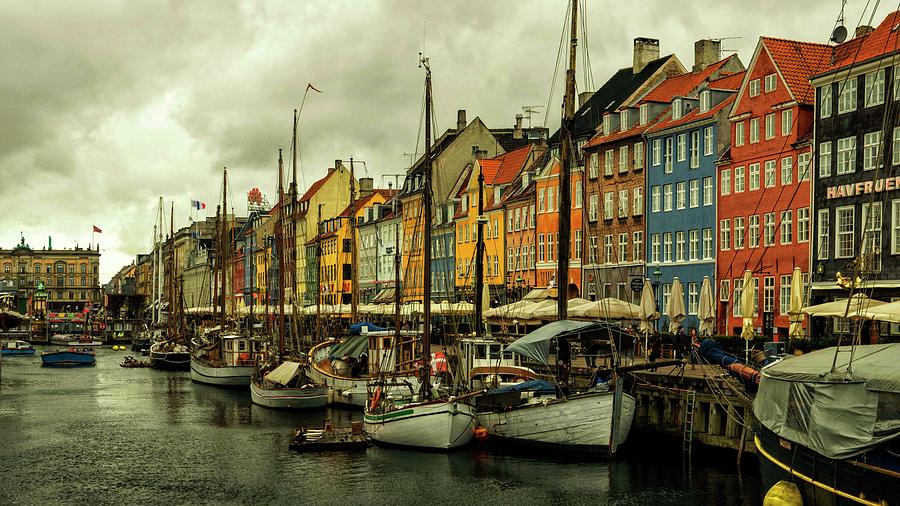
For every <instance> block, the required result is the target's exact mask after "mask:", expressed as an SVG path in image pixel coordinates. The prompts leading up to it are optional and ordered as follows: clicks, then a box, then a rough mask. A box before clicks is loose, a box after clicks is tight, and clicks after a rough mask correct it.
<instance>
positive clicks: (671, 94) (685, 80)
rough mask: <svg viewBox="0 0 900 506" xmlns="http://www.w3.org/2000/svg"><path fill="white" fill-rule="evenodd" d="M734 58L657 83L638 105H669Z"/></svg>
mask: <svg viewBox="0 0 900 506" xmlns="http://www.w3.org/2000/svg"><path fill="white" fill-rule="evenodd" d="M734 57H735V55H731V56H729V57H728V58H723V59H722V60H719V61H717V62H716V63H713V64H711V65H709V66H707V67H706V68H705V69H703V70H699V71H697V72H688V73H686V74H681V75H678V76H673V77H670V78H668V79H666V80H665V81H663V82H661V83H659V85H657V86H656V88H653V90H651V91H650V93H647V94H646V95H645V96H644V98H642V99H641V100H640V101H639V102H638V103H639V104H642V103H645V102H664V103H669V102H671V101H672V99H673V98H675V97H683V96H686V95H688V94H689V93H690V92H691V91H693V90H694V88H696V87H697V86H699V85H700V84H701V83H703V81H705V80H707V79H709V78H710V77H712V76H714V75H715V74H716V72H718V71H719V70H721V69H722V67H724V66H725V64H726V63H728V60H730V59H731V58H734Z"/></svg>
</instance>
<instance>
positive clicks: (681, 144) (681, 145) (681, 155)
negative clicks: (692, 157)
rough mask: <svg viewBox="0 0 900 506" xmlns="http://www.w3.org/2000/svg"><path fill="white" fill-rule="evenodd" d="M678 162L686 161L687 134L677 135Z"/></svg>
mask: <svg viewBox="0 0 900 506" xmlns="http://www.w3.org/2000/svg"><path fill="white" fill-rule="evenodd" d="M677 139H678V143H677V147H678V161H679V162H683V161H685V160H687V134H678V137H677Z"/></svg>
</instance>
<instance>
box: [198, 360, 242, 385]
mask: <svg viewBox="0 0 900 506" xmlns="http://www.w3.org/2000/svg"><path fill="white" fill-rule="evenodd" d="M254 369H255V366H232V365H219V366H216V365H212V364H209V363H206V362H204V361H203V360H200V359H197V358H196V357H193V356H192V357H191V380H193V381H196V382H197V383H204V384H206V385H213V386H220V387H245V386H247V385H249V384H250V377H251V376H253V370H254Z"/></svg>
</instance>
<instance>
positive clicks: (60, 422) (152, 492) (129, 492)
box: [0, 348, 763, 506]
mask: <svg viewBox="0 0 900 506" xmlns="http://www.w3.org/2000/svg"><path fill="white" fill-rule="evenodd" d="M129 354H130V352H115V351H112V350H110V349H109V348H105V349H101V350H99V351H98V354H97V365H96V366H94V367H89V368H75V369H48V368H42V367H41V366H40V358H39V357H38V356H35V357H14V358H9V357H6V358H4V359H3V361H2V369H0V371H2V372H0V504H2V505H7V504H91V505H105V504H117V505H121V504H167V505H176V504H215V505H231V504H253V505H275V504H339V505H350V504H411V503H419V504H422V505H425V504H466V505H470V506H472V505H487V504H516V505H520V506H522V505H530V504H592V505H604V504H616V505H618V504H626V505H642V504H648V505H654V506H661V505H679V506H686V505H691V504H715V505H738V504H740V505H758V504H760V502H761V498H762V493H763V491H762V490H761V484H760V481H759V477H758V474H757V471H756V469H755V466H754V462H753V460H752V459H751V460H748V461H747V462H746V463H745V464H744V466H743V468H742V469H741V470H739V469H738V468H737V466H736V465H735V463H734V457H733V455H732V454H730V453H713V454H699V453H695V455H694V456H693V459H692V460H693V462H692V465H691V466H690V469H689V470H686V466H685V465H683V461H682V458H681V455H680V448H679V445H678V443H677V442H675V443H674V444H669V445H661V444H659V443H657V442H653V443H647V442H645V441H641V440H640V439H641V438H637V437H635V438H632V439H631V440H630V441H629V444H628V446H626V447H625V448H623V453H624V454H625V455H624V456H623V457H621V458H620V459H619V460H617V461H615V462H612V463H610V462H576V461H570V460H567V459H564V458H562V459H560V458H556V459H542V458H538V457H536V456H533V455H532V456H526V455H504V454H498V453H493V452H490V451H487V450H483V449H464V450H461V451H457V452H454V453H450V454H437V453H420V452H414V451H405V450H396V449H385V448H377V447H376V448H371V449H369V450H368V451H367V452H360V453H324V454H299V453H294V452H291V451H290V450H288V443H289V440H290V431H291V429H293V428H295V427H297V426H299V425H309V426H319V425H321V422H322V420H323V419H324V418H328V419H330V420H332V421H333V422H335V424H336V425H339V426H341V425H349V424H350V422H351V421H353V420H358V419H360V418H361V414H360V413H358V412H351V411H343V410H328V411H326V412H324V413H323V412H318V413H310V414H296V413H287V412H279V411H272V410H267V409H264V408H261V407H259V406H256V405H253V404H251V402H250V396H249V393H248V392H247V391H235V390H221V389H217V388H213V387H207V386H203V385H199V384H194V383H192V382H191V380H190V376H189V374H188V373H175V372H164V371H156V370H153V369H124V368H121V367H119V365H118V363H119V362H120V361H121V360H122V358H123V356H124V355H129Z"/></svg>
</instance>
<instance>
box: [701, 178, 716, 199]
mask: <svg viewBox="0 0 900 506" xmlns="http://www.w3.org/2000/svg"><path fill="white" fill-rule="evenodd" d="M714 198H715V194H714V193H713V178H712V176H710V177H705V178H703V205H704V206H711V205H713V200H714Z"/></svg>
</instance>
